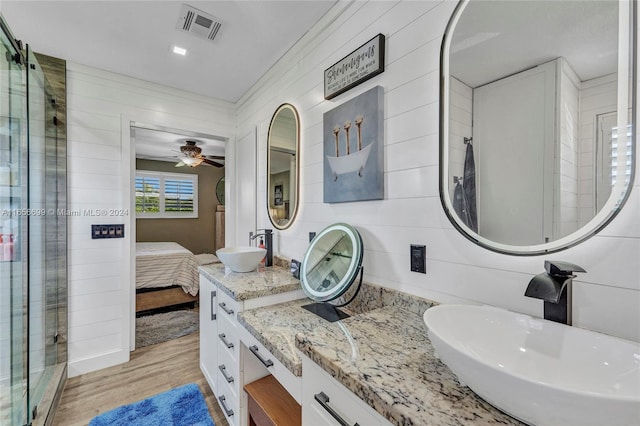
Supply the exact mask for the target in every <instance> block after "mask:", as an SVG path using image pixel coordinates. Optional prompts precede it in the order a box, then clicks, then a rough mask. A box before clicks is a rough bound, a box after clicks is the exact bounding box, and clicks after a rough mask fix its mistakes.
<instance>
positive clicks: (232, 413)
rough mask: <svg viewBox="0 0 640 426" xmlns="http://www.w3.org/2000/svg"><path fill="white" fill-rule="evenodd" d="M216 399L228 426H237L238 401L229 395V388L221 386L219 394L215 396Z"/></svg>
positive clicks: (238, 416)
mask: <svg viewBox="0 0 640 426" xmlns="http://www.w3.org/2000/svg"><path fill="white" fill-rule="evenodd" d="M216 398H217V400H218V404H219V405H220V409H221V410H222V412H223V413H224V415H225V417H226V418H227V422H228V423H229V425H232V426H237V425H238V424H240V406H239V405H238V400H237V399H236V398H235V397H234V396H233V394H231V393H230V391H229V388H228V387H226V386H221V387H220V393H219V394H218V395H216Z"/></svg>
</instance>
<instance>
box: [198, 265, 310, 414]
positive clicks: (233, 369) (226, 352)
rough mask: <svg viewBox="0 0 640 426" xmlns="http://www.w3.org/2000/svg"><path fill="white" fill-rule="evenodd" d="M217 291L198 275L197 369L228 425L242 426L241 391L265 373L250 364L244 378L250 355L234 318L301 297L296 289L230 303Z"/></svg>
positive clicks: (244, 402)
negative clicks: (243, 343)
mask: <svg viewBox="0 0 640 426" xmlns="http://www.w3.org/2000/svg"><path fill="white" fill-rule="evenodd" d="M221 287H222V285H221V284H217V283H215V282H213V281H211V280H209V279H208V278H207V277H206V276H204V275H202V274H201V275H200V289H201V296H200V367H201V369H202V372H203V374H204V376H205V378H206V379H207V382H208V383H209V386H210V387H211V389H212V390H213V393H214V394H215V396H216V399H217V400H218V403H219V405H220V408H221V409H222V411H223V412H224V413H225V417H226V418H227V421H228V422H229V424H230V425H233V426H246V425H247V424H248V415H247V398H246V396H245V395H244V391H243V387H244V385H245V384H247V383H250V382H252V381H254V380H256V379H258V378H260V377H263V376H265V375H267V374H268V372H264V373H260V372H257V371H256V370H255V368H253V362H254V361H253V360H251V363H250V367H249V369H248V370H249V371H247V374H245V371H244V370H245V369H244V365H245V362H244V360H245V358H246V357H249V356H250V357H253V355H252V354H251V353H247V352H246V351H244V350H241V342H240V334H241V333H240V330H244V328H243V327H242V326H240V325H239V324H238V320H237V314H238V312H241V311H243V310H245V309H253V308H259V307H261V306H267V305H272V304H276V303H283V302H287V301H290V300H296V299H300V298H303V297H304V293H303V292H302V290H301V289H299V290H295V291H288V292H284V293H277V294H270V295H265V296H260V297H255V298H252V299H247V300H234V299H233V298H232V297H231V296H230V295H229V294H227V293H226V292H225V290H224V289H222V288H221ZM211 292H214V293H211ZM212 294H213V295H212ZM212 318H213V319H212Z"/></svg>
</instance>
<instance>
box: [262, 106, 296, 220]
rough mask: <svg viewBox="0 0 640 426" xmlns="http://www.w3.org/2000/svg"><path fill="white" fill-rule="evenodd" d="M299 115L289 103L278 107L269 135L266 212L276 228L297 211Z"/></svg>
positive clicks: (292, 216)
mask: <svg viewBox="0 0 640 426" xmlns="http://www.w3.org/2000/svg"><path fill="white" fill-rule="evenodd" d="M299 146H300V118H299V117H298V112H297V111H296V109H295V108H294V107H293V105H290V104H283V105H280V106H279V107H278V109H277V110H276V112H275V113H274V114H273V117H272V118H271V124H270V125H269V135H268V137H267V211H268V212H269V219H270V220H271V223H272V224H273V226H274V227H275V228H277V229H287V228H288V227H290V226H291V224H292V223H293V219H294V218H295V216H296V213H297V211H298V184H299V176H298V174H299V173H298V170H299V157H300V156H299V155H298V149H299Z"/></svg>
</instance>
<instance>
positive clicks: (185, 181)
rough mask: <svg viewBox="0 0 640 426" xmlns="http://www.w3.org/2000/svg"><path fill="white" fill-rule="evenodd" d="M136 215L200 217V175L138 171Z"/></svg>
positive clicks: (144, 216)
mask: <svg viewBox="0 0 640 426" xmlns="http://www.w3.org/2000/svg"><path fill="white" fill-rule="evenodd" d="M136 215H137V216H138V217H140V218H176V217H181V218H197V217H198V175H195V174H184V173H164V172H151V171H149V172H147V171H140V170H138V171H136Z"/></svg>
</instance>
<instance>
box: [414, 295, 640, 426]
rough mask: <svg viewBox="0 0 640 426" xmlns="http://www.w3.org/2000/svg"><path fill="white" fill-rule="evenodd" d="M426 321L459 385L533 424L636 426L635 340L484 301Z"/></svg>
mask: <svg viewBox="0 0 640 426" xmlns="http://www.w3.org/2000/svg"><path fill="white" fill-rule="evenodd" d="M424 322H425V324H426V325H427V328H428V329H429V331H428V334H429V338H430V340H431V343H432V344H433V347H434V349H435V351H436V353H437V355H438V356H439V357H440V359H441V360H442V361H443V362H444V363H445V364H446V365H447V366H448V367H449V368H450V369H451V371H453V372H454V373H455V374H456V375H457V376H458V379H459V380H460V381H461V383H462V384H464V385H466V386H468V387H469V388H470V389H471V390H472V391H474V392H475V393H476V394H478V395H479V396H480V397H482V398H483V399H484V400H486V401H487V402H489V403H490V404H491V405H493V406H495V407H497V408H498V409H500V410H502V411H504V412H506V413H508V414H510V415H511V416H513V417H515V418H517V419H519V420H521V421H523V422H525V423H528V424H532V425H539V426H543V425H553V426H559V425H570V426H575V425H581V426H587V425H594V426H602V425H608V426H613V425H635V426H637V425H640V344H638V343H635V342H631V341H627V340H623V339H618V338H615V337H612V336H608V335H605V334H600V333H596V332H592V331H588V330H584V329H580V328H576V327H569V326H566V325H563V324H558V323H555V322H551V321H546V320H542V319H538V318H533V317H530V316H528V315H523V314H517V313H513V312H510V311H507V310H504V309H500V308H495V307H490V306H468V305H439V306H435V307H433V308H430V309H427V311H426V312H425V314H424Z"/></svg>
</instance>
